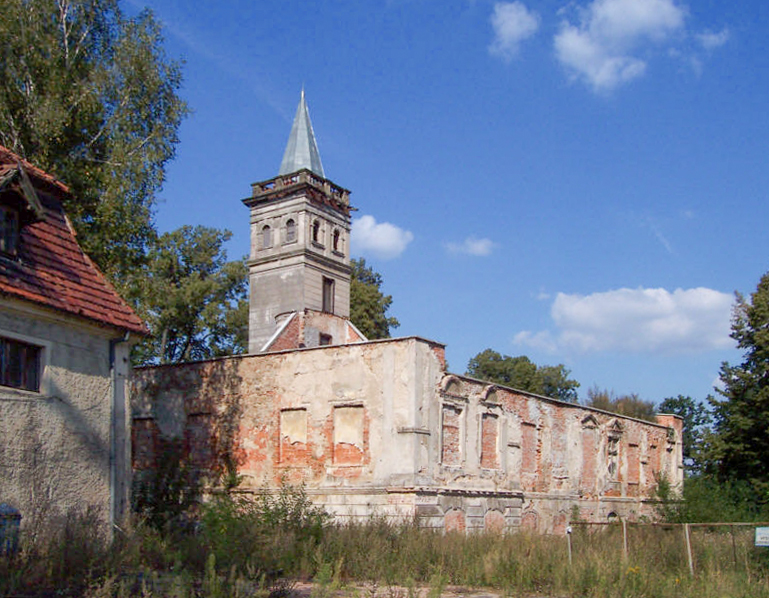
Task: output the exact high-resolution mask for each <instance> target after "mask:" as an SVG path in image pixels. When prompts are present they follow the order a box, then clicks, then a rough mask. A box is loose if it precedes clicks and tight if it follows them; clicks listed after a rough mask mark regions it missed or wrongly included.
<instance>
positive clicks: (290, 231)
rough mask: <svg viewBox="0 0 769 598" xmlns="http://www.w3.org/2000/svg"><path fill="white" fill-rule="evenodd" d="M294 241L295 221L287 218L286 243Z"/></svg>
mask: <svg viewBox="0 0 769 598" xmlns="http://www.w3.org/2000/svg"><path fill="white" fill-rule="evenodd" d="M294 241H296V222H295V221H294V220H288V221H287V222H286V243H293V242H294Z"/></svg>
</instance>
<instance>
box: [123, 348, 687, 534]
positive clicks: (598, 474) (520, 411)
mask: <svg viewBox="0 0 769 598" xmlns="http://www.w3.org/2000/svg"><path fill="white" fill-rule="evenodd" d="M444 363H445V362H444V359H443V347H442V346H441V345H438V344H436V343H431V342H429V341H425V340H423V339H419V338H407V339H395V340H387V341H374V342H365V343H360V344H355V345H346V346H337V347H321V348H314V349H305V350H299V351H285V352H281V353H270V354H264V355H250V356H242V357H233V358H226V359H219V360H214V361H208V362H200V363H193V364H185V365H180V366H167V367H159V368H144V369H139V370H136V371H135V377H134V386H135V388H134V391H133V393H132V394H133V396H134V402H133V415H134V432H135V436H134V438H135V449H136V450H135V453H134V465H135V468H136V469H137V470H138V474H139V475H140V476H141V475H142V473H143V471H144V472H146V471H148V470H152V469H153V468H154V467H156V466H157V462H158V460H159V459H162V455H160V454H158V447H160V446H161V443H159V442H158V441H159V439H162V438H177V439H182V440H183V441H184V442H185V446H186V449H187V451H188V452H189V455H190V458H191V459H192V460H194V461H195V462H196V463H197V464H198V465H200V466H201V468H203V469H207V470H209V471H212V470H215V469H216V468H217V467H219V469H221V464H217V463H216V460H217V459H221V458H222V457H224V456H227V455H229V457H231V458H232V459H233V460H234V461H235V462H237V464H238V473H239V474H240V475H241V476H242V484H241V486H240V490H241V491H255V492H256V491H260V490H261V489H263V488H264V487H265V486H269V487H275V486H277V485H278V484H279V483H280V481H281V479H287V480H288V481H290V482H299V481H303V482H305V483H306V485H307V489H308V493H309V494H310V495H311V496H313V497H314V498H315V500H316V501H318V502H319V503H321V504H323V505H324V506H325V507H326V508H328V509H329V510H331V511H332V512H334V513H336V514H337V516H339V517H363V516H368V515H371V514H372V513H374V512H376V513H379V514H384V515H393V516H397V515H400V516H404V517H411V516H415V515H416V516H418V517H419V518H420V520H421V521H422V524H423V525H427V526H432V527H444V528H446V529H474V528H481V529H482V528H499V527H508V528H511V527H517V526H519V525H525V526H526V525H527V526H529V527H534V528H536V529H538V530H541V531H556V532H558V531H563V529H565V526H566V524H567V521H568V519H569V517H571V516H572V515H574V514H575V509H577V510H579V513H580V515H581V516H585V517H587V518H590V519H594V520H595V519H600V518H602V517H607V516H608V515H609V513H615V514H616V515H618V516H622V517H628V518H633V517H638V516H640V515H648V514H650V509H649V508H648V506H647V505H646V503H645V502H644V500H645V499H646V498H647V497H649V496H650V495H651V492H652V489H653V486H654V475H655V474H656V473H659V472H661V471H665V472H667V473H668V477H669V479H670V480H671V481H672V482H673V483H676V482H677V481H679V480H680V475H681V471H680V468H679V465H680V454H681V445H680V425H679V427H678V429H677V430H676V429H670V430H669V429H668V428H666V427H664V426H661V425H656V424H652V423H648V422H641V421H638V420H634V419H630V418H623V417H620V416H616V415H613V414H608V413H603V412H600V411H596V410H591V409H587V408H584V407H579V406H576V405H570V404H565V403H561V402H559V401H555V400H550V399H546V398H544V397H537V396H535V395H530V394H526V393H520V392H516V391H513V390H511V389H506V388H501V387H497V386H495V385H490V384H488V383H485V382H481V381H477V380H472V379H469V378H465V377H460V376H454V375H451V374H447V373H446V372H445V371H444V369H445V365H444ZM671 421H675V418H673V420H671ZM678 421H679V422H680V420H678ZM667 423H670V421H668V422H667ZM201 455H205V458H201ZM206 461H208V464H206Z"/></svg>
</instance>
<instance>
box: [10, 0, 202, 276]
mask: <svg viewBox="0 0 769 598" xmlns="http://www.w3.org/2000/svg"><path fill="white" fill-rule="evenodd" d="M0 14H2V15H3V17H2V19H0V39H2V49H1V50H0V56H1V58H0V143H1V144H2V145H4V146H6V147H8V148H9V149H11V150H13V151H14V152H16V153H17V154H19V155H21V156H23V157H24V158H26V159H27V160H29V161H30V162H32V163H34V164H35V165H36V166H39V167H41V168H43V169H44V170H46V171H47V172H50V173H51V174H53V175H55V176H56V177H57V178H59V179H61V180H62V181H65V182H66V183H67V184H68V185H69V186H70V188H71V190H72V192H73V195H74V197H75V198H77V200H76V201H73V202H70V203H69V204H68V205H67V212H68V215H69V217H70V218H71V219H72V221H73V223H74V226H75V229H76V230H77V231H78V240H79V241H80V243H81V244H82V245H83V247H84V248H85V249H86V251H87V252H88V253H89V255H90V256H91V257H92V258H93V259H94V261H95V262H96V263H97V264H98V265H99V267H100V268H101V269H102V270H103V271H104V272H105V274H107V276H108V277H109V278H110V279H111V280H112V281H113V283H115V284H116V285H117V286H118V288H119V289H120V290H121V291H123V290H124V289H125V288H126V286H130V285H132V284H134V274H135V272H136V268H137V266H140V265H141V264H142V263H143V262H144V260H145V258H146V253H147V248H148V245H149V243H151V241H152V238H153V236H154V228H153V225H152V210H153V206H154V205H155V194H156V193H157V192H158V190H159V189H160V187H161V185H162V183H163V179H164V168H165V164H166V163H167V161H168V160H170V159H171V158H172V157H173V155H174V151H175V149H174V148H175V144H176V142H177V130H178V127H179V124H180V122H181V119H182V118H183V117H184V115H185V114H186V112H187V108H186V105H185V103H184V102H183V101H182V100H181V99H180V98H179V97H178V95H177V90H178V89H179V86H180V84H181V71H180V67H179V64H178V63H177V62H174V61H172V60H169V59H168V58H167V57H166V55H165V53H164V51H163V46H162V43H163V39H162V36H161V32H160V27H159V25H158V23H157V22H156V21H155V19H154V18H153V16H152V13H151V12H149V11H144V12H142V13H140V14H139V15H138V16H136V17H135V18H132V19H129V18H126V17H125V16H124V15H123V14H122V12H121V10H120V7H119V5H118V2H117V1H116V0H0Z"/></svg>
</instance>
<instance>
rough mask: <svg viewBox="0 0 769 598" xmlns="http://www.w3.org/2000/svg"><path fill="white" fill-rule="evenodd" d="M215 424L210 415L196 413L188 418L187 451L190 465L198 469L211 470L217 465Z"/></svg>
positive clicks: (186, 432) (186, 431)
mask: <svg viewBox="0 0 769 598" xmlns="http://www.w3.org/2000/svg"><path fill="white" fill-rule="evenodd" d="M213 423H214V422H213V417H212V416H211V414H210V413H195V414H191V415H189V416H188V417H187V428H186V430H185V436H186V439H187V451H188V455H189V460H190V463H191V464H192V465H193V467H197V468H198V469H210V468H213V467H214V465H215V463H214V430H213Z"/></svg>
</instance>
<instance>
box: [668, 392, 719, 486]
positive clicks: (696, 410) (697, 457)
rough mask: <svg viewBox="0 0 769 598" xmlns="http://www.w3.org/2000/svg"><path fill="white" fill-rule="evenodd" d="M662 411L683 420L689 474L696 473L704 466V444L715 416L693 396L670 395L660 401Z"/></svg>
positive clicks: (684, 445) (685, 459) (685, 461)
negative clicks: (702, 454) (705, 436)
mask: <svg viewBox="0 0 769 598" xmlns="http://www.w3.org/2000/svg"><path fill="white" fill-rule="evenodd" d="M657 410H658V411H659V412H660V413H672V414H673V415H678V416H680V417H681V419H682V420H683V424H684V434H683V439H682V440H683V455H684V465H685V466H686V470H687V473H688V474H690V475H691V474H695V473H698V472H699V471H700V469H701V468H702V456H701V450H702V444H703V438H704V435H705V434H706V433H707V432H708V430H709V427H710V424H711V423H712V421H713V418H712V416H711V414H710V411H708V409H707V407H706V406H704V405H702V404H700V403H697V402H696V401H695V400H694V399H692V398H691V397H685V396H683V395H678V396H677V397H668V398H666V399H664V400H663V401H662V403H660V405H659V407H658V409H657Z"/></svg>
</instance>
